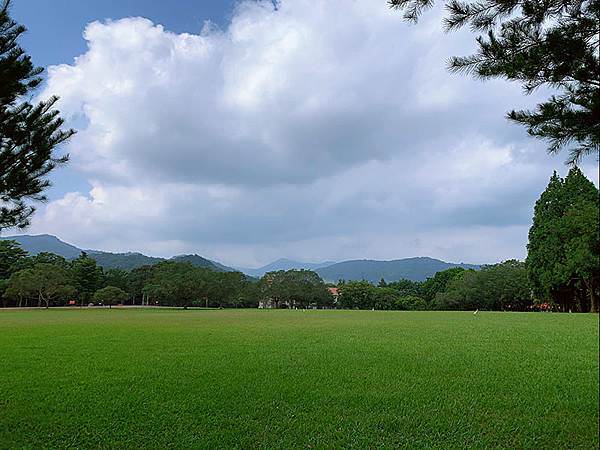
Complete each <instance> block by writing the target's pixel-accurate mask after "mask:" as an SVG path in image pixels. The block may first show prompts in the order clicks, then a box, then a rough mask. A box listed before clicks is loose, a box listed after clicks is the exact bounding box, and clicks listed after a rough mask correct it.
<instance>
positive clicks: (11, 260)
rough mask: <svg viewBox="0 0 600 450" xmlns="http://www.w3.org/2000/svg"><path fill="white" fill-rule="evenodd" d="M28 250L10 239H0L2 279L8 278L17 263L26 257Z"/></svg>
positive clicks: (0, 273)
mask: <svg viewBox="0 0 600 450" xmlns="http://www.w3.org/2000/svg"><path fill="white" fill-rule="evenodd" d="M26 256H27V252H26V251H25V250H23V249H22V248H21V246H20V245H19V244H18V243H17V242H15V241H10V240H1V241H0V279H6V278H8V277H9V276H10V275H11V274H12V273H13V272H14V268H15V267H16V265H17V264H19V263H20V262H21V261H23V260H24V259H25V257H26Z"/></svg>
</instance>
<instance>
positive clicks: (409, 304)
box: [394, 295, 428, 311]
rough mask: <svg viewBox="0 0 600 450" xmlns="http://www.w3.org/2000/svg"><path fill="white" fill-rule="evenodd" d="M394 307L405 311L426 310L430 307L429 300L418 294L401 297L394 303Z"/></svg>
mask: <svg viewBox="0 0 600 450" xmlns="http://www.w3.org/2000/svg"><path fill="white" fill-rule="evenodd" d="M394 309H398V310H403V311H424V310H426V309H428V306H427V302H425V300H423V299H422V298H421V297H417V296H416V295H407V296H404V297H399V298H397V299H396V301H395V303H394Z"/></svg>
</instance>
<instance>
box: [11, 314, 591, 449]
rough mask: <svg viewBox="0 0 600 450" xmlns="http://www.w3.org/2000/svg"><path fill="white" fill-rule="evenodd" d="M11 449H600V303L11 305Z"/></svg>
mask: <svg viewBox="0 0 600 450" xmlns="http://www.w3.org/2000/svg"><path fill="white" fill-rule="evenodd" d="M0 361H1V366H0V368H1V377H2V378H1V382H0V448H14V447H32V448H34V447H35V448H40V447H71V448H75V447H79V448H89V447H98V446H102V447H135V448H140V447H146V448H155V447H161V448H166V447H178V448H190V447H227V448H231V447H243V448H259V447H260V448H264V447H316V448H324V447H329V448H331V447H338V448H339V447H352V448H365V447H398V446H410V447H443V448H449V447H465V446H472V447H528V448H541V447H545V448H560V447H562V448H598V445H599V443H598V316H597V315H591V314H587V315H585V314H549V313H529V314H520V313H479V314H478V315H477V316H474V315H473V314H472V313H468V312H467V313H463V312H457V313H451V312H374V311H307V312H303V311H273V310H188V311H182V310H168V309H161V310H142V309H138V310H123V309H112V310H106V309H105V310H100V309H94V310H27V311H25V310H22V311H15V310H4V311H2V310H0Z"/></svg>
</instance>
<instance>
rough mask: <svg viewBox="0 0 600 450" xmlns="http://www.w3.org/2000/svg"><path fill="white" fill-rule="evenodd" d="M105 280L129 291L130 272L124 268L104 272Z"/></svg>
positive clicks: (109, 284)
mask: <svg viewBox="0 0 600 450" xmlns="http://www.w3.org/2000/svg"><path fill="white" fill-rule="evenodd" d="M104 281H105V283H106V285H107V286H114V287H118V288H119V289H121V290H123V291H127V290H128V288H129V273H128V272H127V271H126V270H123V269H108V270H107V271H106V273H105V274H104Z"/></svg>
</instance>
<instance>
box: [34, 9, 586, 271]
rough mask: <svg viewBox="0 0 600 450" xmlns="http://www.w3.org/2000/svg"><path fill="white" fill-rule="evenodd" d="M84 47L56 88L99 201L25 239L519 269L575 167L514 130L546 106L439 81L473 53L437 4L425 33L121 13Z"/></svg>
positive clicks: (216, 254)
mask: <svg viewBox="0 0 600 450" xmlns="http://www.w3.org/2000/svg"><path fill="white" fill-rule="evenodd" d="M84 37H85V39H86V40H87V42H88V51H87V52H86V53H85V54H83V55H81V56H79V57H77V58H76V59H75V61H74V62H73V64H71V65H60V66H53V67H50V68H49V69H48V80H47V85H46V88H45V91H44V93H43V94H42V95H44V96H47V95H50V94H57V95H59V96H60V97H61V100H60V102H59V108H60V110H61V112H62V113H63V115H64V116H65V117H67V118H68V119H69V121H70V122H71V123H73V124H75V125H76V126H77V127H78V128H80V131H79V133H78V134H77V135H76V137H75V138H74V139H73V140H72V141H71V143H70V144H69V146H68V149H67V150H68V151H70V153H71V155H72V161H71V166H72V167H74V168H75V169H76V170H77V171H79V172H81V173H82V174H83V175H84V176H85V177H86V178H87V179H88V180H89V181H90V183H91V185H92V186H93V188H92V190H91V191H90V192H72V193H68V194H66V195H65V196H64V197H63V198H60V199H56V200H54V201H52V202H50V203H49V204H48V205H47V206H46V207H45V209H41V210H40V212H39V213H38V214H37V216H36V217H35V219H34V224H33V226H32V229H31V230H29V231H28V232H39V233H42V232H43V233H52V234H56V235H57V236H59V237H60V238H62V239H63V240H66V241H68V242H71V243H74V244H76V245H79V246H81V247H87V248H99V249H103V250H113V251H126V250H139V251H143V252H146V253H149V254H154V255H163V256H171V255H173V254H178V253H184V252H185V253H190V252H195V253H199V254H202V255H204V256H207V257H210V258H213V259H217V260H220V261H222V262H223V263H225V264H230V265H242V266H253V265H259V264H262V263H266V262H268V261H270V260H272V259H275V258H278V257H282V256H286V257H291V258H298V259H304V260H312V261H316V260H328V259H335V260H341V259H349V258H378V259H392V258H401V257H408V256H432V257H438V258H442V259H445V260H449V261H465V262H475V263H485V262H495V261H499V260H502V259H507V258H523V257H524V255H525V244H526V240H527V230H528V227H529V223H530V219H531V214H532V209H533V203H534V202H535V200H536V198H537V197H538V196H539V194H540V192H541V191H542V190H543V189H544V187H545V185H546V183H547V180H548V178H549V177H550V175H551V173H552V170H553V169H558V170H559V171H560V172H561V173H564V172H565V171H566V169H565V167H564V165H563V159H565V158H566V156H565V155H562V156H558V157H550V156H548V155H546V154H545V151H544V146H543V144H542V143H539V142H536V141H534V140H532V139H530V138H529V137H527V135H526V133H525V131H524V130H523V129H521V128H520V127H518V126H516V125H512V124H510V123H508V122H507V121H506V120H504V118H503V116H504V114H505V112H506V111H507V110H509V109H511V108H515V107H516V108H519V107H523V106H529V105H532V104H534V103H535V100H536V99H535V98H527V97H523V96H522V93H521V91H520V88H519V86H517V85H514V84H513V85H511V84H509V83H507V82H504V81H500V80H498V81H493V82H487V83H481V82H478V81H475V80H472V79H470V78H468V77H461V76H456V75H451V74H449V73H448V72H447V71H446V70H445V61H446V59H447V58H448V57H450V56H452V55H461V54H468V53H470V52H471V51H472V50H473V46H474V42H473V36H472V35H470V34H469V33H466V32H465V33H455V34H451V35H445V34H444V33H443V32H442V31H441V16H440V11H439V10H434V11H431V12H429V13H427V14H426V16H425V17H424V19H423V21H422V22H421V23H419V24H418V25H417V26H411V25H408V24H406V23H405V22H403V21H402V18H401V14H399V13H397V12H394V11H390V10H389V9H388V8H387V6H386V2H385V1H382V0H374V1H369V0H357V1H355V2H334V1H331V0H310V1H308V0H284V1H282V2H281V4H280V5H279V7H278V8H277V9H274V8H273V6H272V4H271V2H264V3H255V2H244V3H241V4H240V5H239V6H238V8H237V9H236V11H235V12H233V14H232V20H231V23H230V25H229V26H228V27H227V28H226V29H222V30H221V29H217V28H216V27H215V26H214V25H211V24H210V23H207V24H206V25H205V27H204V29H203V30H202V31H201V32H199V34H197V35H193V34H174V33H170V32H168V31H166V30H165V29H163V27H161V26H160V25H158V24H153V23H152V22H150V21H149V20H146V19H143V18H125V19H122V20H116V21H111V22H93V23H90V24H89V25H88V26H87V27H86V29H85V31H84ZM595 166H596V162H595V161H592V160H590V161H588V165H587V166H586V167H584V169H585V170H586V172H587V173H588V176H590V177H593V179H595V178H596V176H595V175H594V172H595V170H596V169H595Z"/></svg>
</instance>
